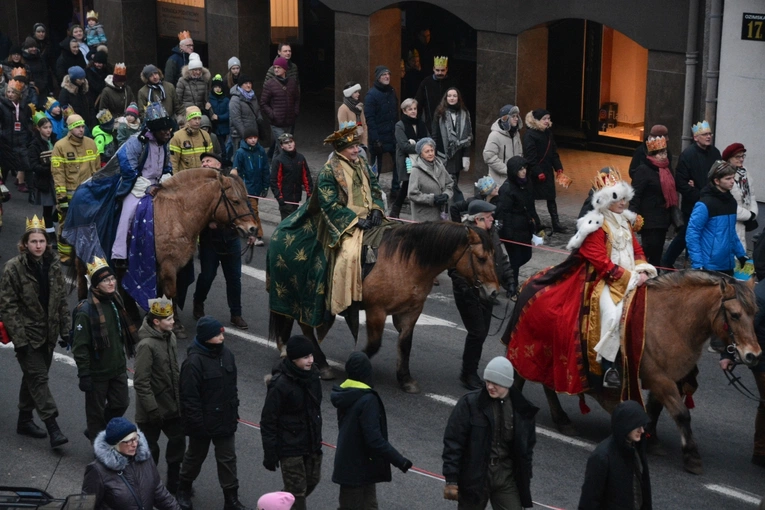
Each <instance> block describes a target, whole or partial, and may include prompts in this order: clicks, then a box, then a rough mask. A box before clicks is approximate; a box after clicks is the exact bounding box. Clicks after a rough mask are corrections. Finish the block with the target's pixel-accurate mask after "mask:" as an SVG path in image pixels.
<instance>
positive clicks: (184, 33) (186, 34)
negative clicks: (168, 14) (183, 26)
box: [178, 30, 191, 41]
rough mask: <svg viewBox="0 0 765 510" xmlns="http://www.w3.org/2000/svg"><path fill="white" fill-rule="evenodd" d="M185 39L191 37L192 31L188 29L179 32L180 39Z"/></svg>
mask: <svg viewBox="0 0 765 510" xmlns="http://www.w3.org/2000/svg"><path fill="white" fill-rule="evenodd" d="M185 39H191V33H190V32H189V31H188V30H184V31H183V32H178V40H179V41H183V40H185Z"/></svg>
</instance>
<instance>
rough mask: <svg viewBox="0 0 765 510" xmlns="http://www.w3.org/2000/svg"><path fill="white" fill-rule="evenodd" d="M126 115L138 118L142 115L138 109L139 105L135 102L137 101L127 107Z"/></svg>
mask: <svg viewBox="0 0 765 510" xmlns="http://www.w3.org/2000/svg"><path fill="white" fill-rule="evenodd" d="M125 115H132V116H133V117H135V118H136V119H137V118H138V117H140V116H141V115H140V112H139V111H138V105H137V104H135V101H134V102H132V103H130V104H129V105H128V107H127V108H125Z"/></svg>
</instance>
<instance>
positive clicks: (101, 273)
mask: <svg viewBox="0 0 765 510" xmlns="http://www.w3.org/2000/svg"><path fill="white" fill-rule="evenodd" d="M110 276H114V272H112V268H110V267H109V266H104V267H102V268H101V269H99V270H98V271H96V272H95V273H93V276H91V277H90V286H91V287H93V288H95V287H98V284H99V283H101V282H102V281H104V279H106V278H108V277H110Z"/></svg>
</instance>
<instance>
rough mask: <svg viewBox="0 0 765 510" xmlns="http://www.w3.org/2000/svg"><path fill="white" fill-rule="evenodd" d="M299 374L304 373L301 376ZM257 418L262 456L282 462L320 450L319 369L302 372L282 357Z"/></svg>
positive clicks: (269, 382)
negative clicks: (261, 443) (288, 458)
mask: <svg viewBox="0 0 765 510" xmlns="http://www.w3.org/2000/svg"><path fill="white" fill-rule="evenodd" d="M299 372H305V373H304V374H301V373H299ZM267 384H268V394H267V395H266V401H265V402H264V403H263V411H262V412H261V415H260V432H261V434H260V435H261V438H262V440H263V455H264V456H265V458H266V459H269V458H271V459H277V458H278V459H281V458H284V457H298V456H303V455H310V454H311V453H314V452H318V451H320V450H321V423H322V422H321V397H322V395H321V380H320V379H319V369H318V368H316V367H312V368H311V370H310V371H307V372H306V371H301V370H300V369H298V368H297V367H296V366H295V364H294V363H292V362H291V361H290V360H288V359H286V358H284V359H283V360H282V361H281V362H280V363H279V365H278V366H277V367H276V368H275V369H274V371H273V374H272V376H271V378H270V380H268V382H267Z"/></svg>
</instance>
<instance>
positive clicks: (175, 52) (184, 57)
mask: <svg viewBox="0 0 765 510" xmlns="http://www.w3.org/2000/svg"><path fill="white" fill-rule="evenodd" d="M188 63H189V54H188V53H185V52H184V51H183V50H181V48H180V46H176V47H175V48H173V49H172V53H171V54H170V56H169V57H168V58H167V62H166V63H165V78H164V79H165V80H167V81H169V82H170V83H173V84H175V83H178V80H179V79H180V78H181V69H183V67H184V66H186V65H187V64H188Z"/></svg>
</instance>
